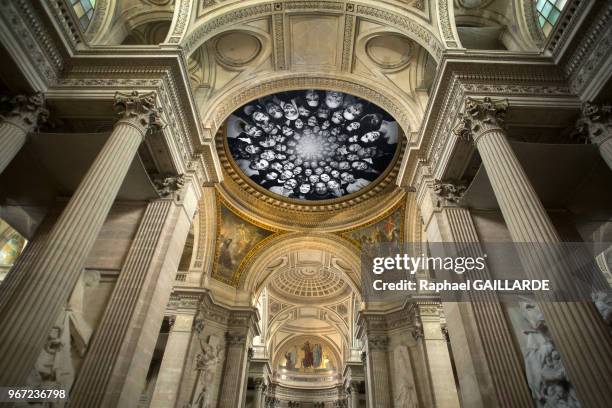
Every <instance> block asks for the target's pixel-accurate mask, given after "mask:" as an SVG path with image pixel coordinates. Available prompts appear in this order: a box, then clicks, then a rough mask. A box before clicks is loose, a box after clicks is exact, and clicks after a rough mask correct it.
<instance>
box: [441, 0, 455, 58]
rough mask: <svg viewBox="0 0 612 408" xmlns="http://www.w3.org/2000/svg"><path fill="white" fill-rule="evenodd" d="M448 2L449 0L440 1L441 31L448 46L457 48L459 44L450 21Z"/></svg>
mask: <svg viewBox="0 0 612 408" xmlns="http://www.w3.org/2000/svg"><path fill="white" fill-rule="evenodd" d="M448 2H449V0H438V15H439V17H440V19H439V25H440V31H441V32H442V38H444V42H445V43H446V46H447V47H448V48H457V47H458V46H459V44H457V41H456V39H455V34H454V33H453V27H452V24H451V19H450V11H449V10H448Z"/></svg>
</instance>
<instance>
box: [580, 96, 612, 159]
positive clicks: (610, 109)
mask: <svg viewBox="0 0 612 408" xmlns="http://www.w3.org/2000/svg"><path fill="white" fill-rule="evenodd" d="M576 128H577V129H576V130H577V134H578V135H579V136H581V137H582V138H585V139H586V140H588V141H589V142H591V143H592V144H594V145H596V146H597V147H598V148H599V153H600V154H601V157H602V158H603V159H604V161H605V162H606V164H607V165H608V167H610V169H611V170H612V106H611V105H602V106H599V105H595V104H592V103H588V102H587V103H585V104H584V105H582V117H581V118H580V119H579V120H578V123H577V124H576Z"/></svg>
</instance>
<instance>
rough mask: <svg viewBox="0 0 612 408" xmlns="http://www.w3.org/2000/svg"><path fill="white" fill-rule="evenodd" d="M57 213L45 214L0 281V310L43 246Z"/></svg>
mask: <svg viewBox="0 0 612 408" xmlns="http://www.w3.org/2000/svg"><path fill="white" fill-rule="evenodd" d="M56 216H57V214H49V213H48V214H47V216H46V217H45V219H44V220H43V222H42V223H41V224H40V225H39V227H38V228H37V230H36V233H35V234H34V237H33V238H32V239H31V240H30V241H29V242H28V245H26V247H25V249H24V250H23V252H22V253H21V254H20V255H19V258H18V260H17V262H16V263H15V264H14V265H13V267H12V268H11V269H10V271H9V273H8V274H7V275H6V278H5V279H4V280H3V281H2V283H0V311H1V310H2V308H4V305H5V304H6V302H8V300H9V299H10V298H11V294H12V293H13V291H14V290H15V289H16V288H17V287H18V285H19V282H21V280H22V279H24V278H25V275H24V272H26V271H27V270H28V269H27V267H28V266H29V265H30V264H31V263H32V260H34V259H36V257H37V255H38V253H39V252H40V250H41V248H42V247H43V246H44V244H45V242H46V240H47V237H48V236H49V233H50V232H51V229H52V228H53V223H54V222H55V217H56Z"/></svg>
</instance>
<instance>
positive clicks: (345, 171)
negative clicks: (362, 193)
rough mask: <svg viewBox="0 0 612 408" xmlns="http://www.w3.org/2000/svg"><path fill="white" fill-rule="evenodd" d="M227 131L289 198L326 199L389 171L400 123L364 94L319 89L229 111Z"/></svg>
mask: <svg viewBox="0 0 612 408" xmlns="http://www.w3.org/2000/svg"><path fill="white" fill-rule="evenodd" d="M227 138H228V146H229V149H230V153H231V155H232V157H233V158H234V160H235V161H236V163H237V164H238V166H239V167H240V168H241V170H242V171H243V173H245V174H246V175H247V176H248V177H249V178H250V179H251V180H253V181H254V182H255V183H257V184H259V185H260V186H262V187H264V188H266V189H267V190H269V191H270V192H272V193H275V194H278V195H281V196H284V197H288V198H294V199H300V200H326V199H334V198H339V197H342V196H344V195H347V194H352V193H356V192H358V191H359V190H361V189H363V188H364V187H366V186H367V185H369V184H370V183H372V182H373V181H374V180H376V179H377V178H378V177H379V176H380V175H381V174H382V173H383V172H384V171H385V169H386V168H387V167H388V166H389V164H390V163H391V162H392V160H393V157H394V155H395V152H396V150H397V147H398V125H397V122H396V121H395V120H394V119H393V118H392V117H391V116H390V115H389V114H388V113H387V112H385V111H384V110H382V109H381V108H379V107H378V106H376V105H374V104H372V103H370V102H367V101H365V100H363V99H361V98H358V97H355V96H352V95H348V94H345V93H341V92H335V91H320V90H312V89H311V90H304V91H292V92H283V93H277V94H274V95H270V96H268V97H265V98H261V99H259V100H256V101H253V102H251V103H249V104H247V105H245V106H243V107H241V108H240V109H238V110H236V111H235V112H234V113H233V115H232V116H231V117H230V118H229V119H228V128H227Z"/></svg>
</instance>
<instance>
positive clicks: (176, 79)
mask: <svg viewBox="0 0 612 408" xmlns="http://www.w3.org/2000/svg"><path fill="white" fill-rule="evenodd" d="M129 89H139V90H144V91H146V90H155V91H156V92H157V93H158V94H159V103H160V105H161V106H162V107H163V110H164V116H165V119H166V122H167V124H168V129H167V132H168V136H166V143H167V145H168V148H169V150H170V156H171V157H172V158H173V162H174V166H175V168H176V171H177V172H178V173H182V172H185V171H186V170H189V169H191V170H194V171H196V173H198V176H199V178H201V181H202V184H208V183H215V182H219V181H220V180H221V179H222V175H221V168H220V165H219V160H218V158H217V155H216V151H215V147H214V140H213V138H212V137H211V133H210V132H209V131H208V130H207V129H204V128H203V127H202V125H201V121H200V119H199V114H198V112H197V109H196V106H195V101H194V100H193V97H192V94H191V89H190V85H189V79H188V74H187V69H186V66H185V64H184V58H183V55H182V52H181V51H180V50H179V49H163V50H162V49H157V48H156V49H151V48H150V47H137V48H131V49H126V48H125V47H95V48H91V49H89V50H84V51H80V52H78V53H77V54H75V55H74V57H72V58H71V59H70V61H69V65H68V66H67V67H66V69H65V71H64V73H63V75H62V77H61V78H59V79H58V80H57V81H56V82H55V83H54V84H53V85H51V86H50V89H49V91H48V97H49V99H50V100H52V99H53V98H55V97H57V98H62V99H69V98H70V97H71V95H73V94H75V93H78V92H79V91H81V92H85V93H88V94H89V98H91V99H107V98H108V95H109V94H110V93H111V92H114V91H115V90H118V91H121V90H123V91H125V90H129Z"/></svg>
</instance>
